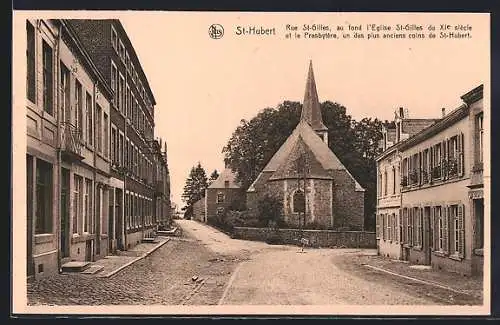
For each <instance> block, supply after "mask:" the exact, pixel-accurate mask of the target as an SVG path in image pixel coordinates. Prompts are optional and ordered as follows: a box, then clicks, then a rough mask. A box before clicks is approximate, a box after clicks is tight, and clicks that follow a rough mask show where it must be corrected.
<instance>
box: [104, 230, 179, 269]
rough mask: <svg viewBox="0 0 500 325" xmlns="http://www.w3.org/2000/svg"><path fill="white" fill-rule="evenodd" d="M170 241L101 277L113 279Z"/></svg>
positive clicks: (167, 239) (167, 240) (168, 239)
mask: <svg viewBox="0 0 500 325" xmlns="http://www.w3.org/2000/svg"><path fill="white" fill-rule="evenodd" d="M169 241H170V238H166V240H165V241H164V242H163V243H160V244H158V245H156V246H155V247H153V248H151V249H150V250H149V251H147V252H146V253H144V254H142V255H141V256H139V257H137V258H135V259H133V260H132V261H130V262H128V263H126V264H124V265H122V266H120V267H119V268H117V269H115V270H113V271H111V272H110V273H108V274H106V275H101V276H100V277H101V278H110V277H112V276H113V275H115V274H116V273H118V272H120V271H121V270H123V269H125V268H126V267H128V266H130V265H132V264H134V263H135V262H137V261H140V260H142V259H143V258H145V257H147V256H149V255H151V253H153V252H154V251H155V250H157V249H158V248H160V247H162V246H163V245H165V244H166V243H168V242H169Z"/></svg>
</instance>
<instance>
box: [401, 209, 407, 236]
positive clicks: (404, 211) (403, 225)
mask: <svg viewBox="0 0 500 325" xmlns="http://www.w3.org/2000/svg"><path fill="white" fill-rule="evenodd" d="M402 235H403V238H402V242H403V243H405V244H408V209H407V208H404V209H403V223H402Z"/></svg>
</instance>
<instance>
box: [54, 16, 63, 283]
mask: <svg viewBox="0 0 500 325" xmlns="http://www.w3.org/2000/svg"><path fill="white" fill-rule="evenodd" d="M62 25H63V21H62V20H60V21H59V34H58V35H57V47H56V64H55V66H56V110H57V121H56V122H57V140H58V142H59V143H58V144H57V146H58V148H57V163H56V168H57V171H56V175H57V177H56V184H57V198H56V200H54V201H55V202H56V211H57V212H56V236H55V237H56V240H57V244H56V247H57V270H58V272H59V273H61V272H62V261H61V238H60V237H61V231H60V226H61V202H60V200H61V194H62V182H61V168H62V166H61V165H62V163H61V161H62V157H61V146H62V142H63V139H62V138H61V116H60V114H61V111H60V107H59V103H60V100H61V98H60V96H61V93H60V89H59V87H60V78H61V76H60V71H61V69H60V66H59V65H60V52H61V50H60V48H61V38H62Z"/></svg>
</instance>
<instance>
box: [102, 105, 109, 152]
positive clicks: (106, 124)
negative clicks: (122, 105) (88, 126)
mask: <svg viewBox="0 0 500 325" xmlns="http://www.w3.org/2000/svg"><path fill="white" fill-rule="evenodd" d="M103 132H104V157H106V158H107V157H108V154H109V152H108V150H109V119H108V114H106V113H104V131H103Z"/></svg>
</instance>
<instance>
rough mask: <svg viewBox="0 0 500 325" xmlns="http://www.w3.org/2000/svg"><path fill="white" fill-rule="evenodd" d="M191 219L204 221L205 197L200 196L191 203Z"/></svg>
mask: <svg viewBox="0 0 500 325" xmlns="http://www.w3.org/2000/svg"><path fill="white" fill-rule="evenodd" d="M192 219H193V220H196V221H200V222H206V217H205V198H204V197H202V198H201V199H199V200H198V201H196V202H195V203H193V216H192Z"/></svg>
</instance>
